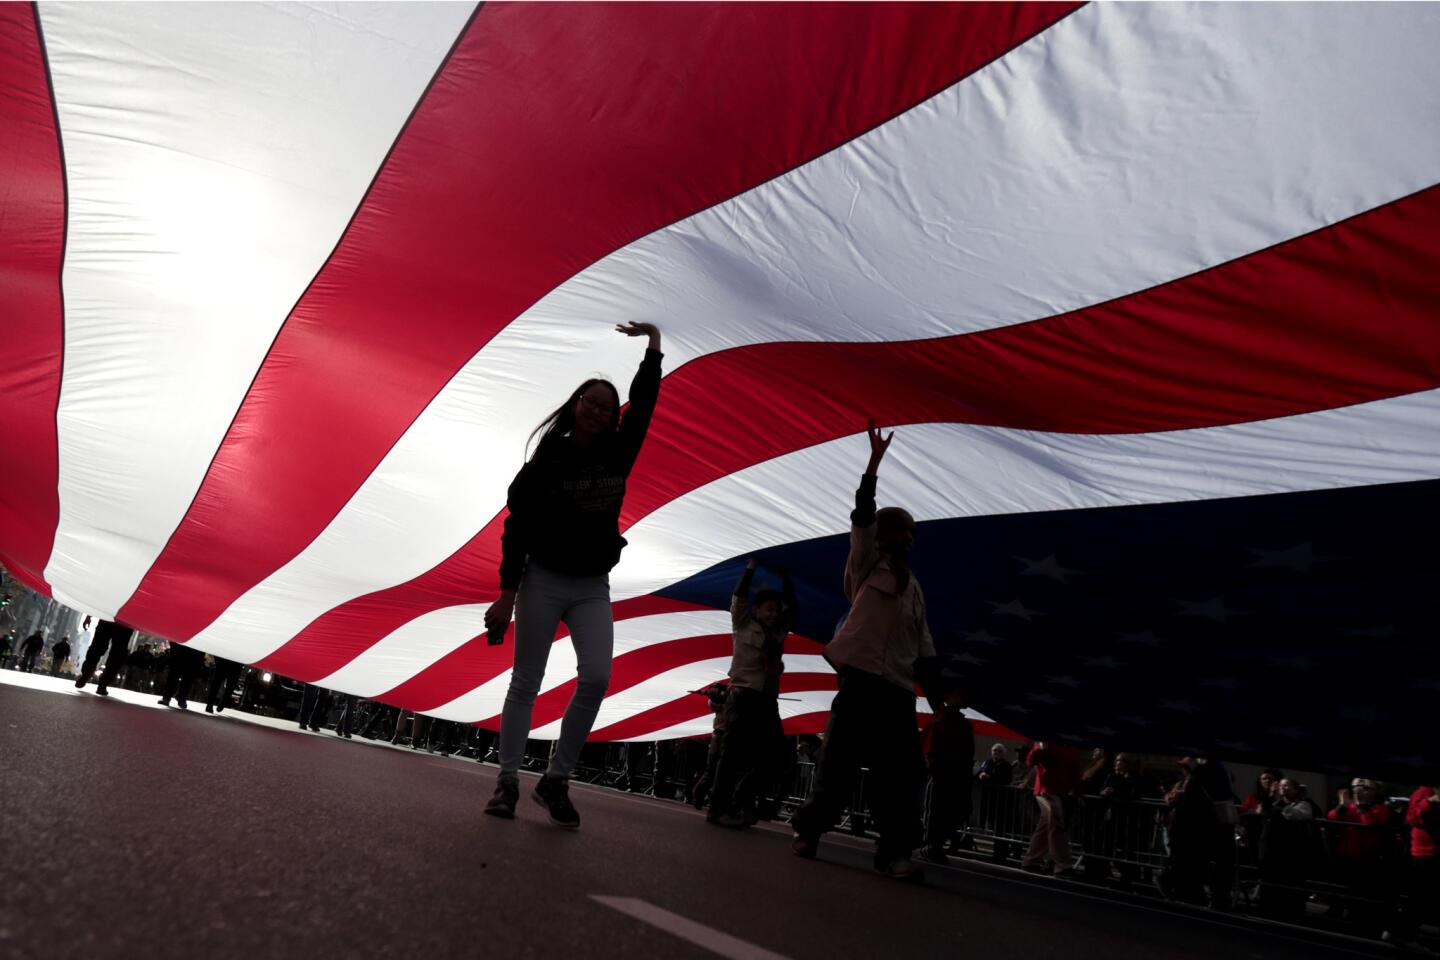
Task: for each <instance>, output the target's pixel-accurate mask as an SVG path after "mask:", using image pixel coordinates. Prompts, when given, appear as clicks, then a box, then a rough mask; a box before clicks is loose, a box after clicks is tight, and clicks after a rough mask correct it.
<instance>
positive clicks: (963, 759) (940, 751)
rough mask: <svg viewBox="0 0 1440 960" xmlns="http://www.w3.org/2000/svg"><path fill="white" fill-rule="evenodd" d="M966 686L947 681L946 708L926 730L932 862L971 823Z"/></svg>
mask: <svg viewBox="0 0 1440 960" xmlns="http://www.w3.org/2000/svg"><path fill="white" fill-rule="evenodd" d="M966 687H967V685H966V683H965V681H963V680H960V679H952V680H949V681H947V682H946V683H945V686H944V689H945V701H944V705H943V708H942V709H941V711H940V713H938V714H937V715H936V716H935V718H934V719H933V720H931V721H930V726H929V727H927V728H926V729H925V737H924V749H925V763H926V766H927V768H928V770H929V773H930V789H929V794H928V796H927V800H928V803H927V804H926V811H925V813H926V816H925V850H924V852H923V854H922V856H923V857H924V858H925V859H926V860H929V861H930V862H931V863H945V862H946V861H947V857H946V856H945V847H946V845H947V844H951V843H953V842H954V841H955V839H956V836H955V835H956V833H957V832H958V831H960V830H964V829H965V828H967V827H968V826H969V825H970V813H971V807H970V804H971V799H970V771H971V768H972V767H973V766H974V764H975V728H974V726H973V725H972V724H971V723H970V718H969V717H967V716H965V707H966V706H967V705H968V703H969V697H968V695H967V689H966Z"/></svg>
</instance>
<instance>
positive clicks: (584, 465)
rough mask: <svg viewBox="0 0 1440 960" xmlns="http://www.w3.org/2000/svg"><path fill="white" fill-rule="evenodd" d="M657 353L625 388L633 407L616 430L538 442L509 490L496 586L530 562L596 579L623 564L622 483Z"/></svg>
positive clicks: (646, 422)
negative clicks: (592, 440) (588, 441)
mask: <svg viewBox="0 0 1440 960" xmlns="http://www.w3.org/2000/svg"><path fill="white" fill-rule="evenodd" d="M660 358H661V354H660V352H659V351H658V350H646V351H645V359H643V360H642V361H640V369H639V370H638V371H637V372H636V374H635V379H634V380H633V381H632V382H631V384H630V404H629V406H628V407H627V408H626V410H625V413H624V415H623V416H622V417H621V418H620V429H619V430H618V431H616V432H615V433H614V434H613V435H611V436H608V437H603V438H601V439H600V440H599V441H598V442H597V443H596V444H595V445H594V446H593V447H590V448H588V449H582V448H580V447H577V446H575V445H574V444H573V443H571V442H570V440H569V438H567V437H554V438H551V439H549V440H542V441H541V443H540V447H539V449H537V450H536V451H535V455H534V456H533V457H531V458H530V462H529V463H527V464H525V466H523V467H521V468H520V472H519V473H518V474H516V475H515V479H514V480H513V481H512V482H511V484H510V492H509V498H508V501H507V504H506V505H507V506H508V507H509V510H510V515H509V516H508V517H507V518H506V519H505V533H504V535H503V536H502V537H501V550H502V552H501V559H500V587H501V588H502V589H505V590H514V589H515V588H517V587H518V586H519V585H520V578H521V577H522V576H524V574H525V564H526V562H527V561H528V560H531V559H533V560H536V561H539V563H540V564H541V565H543V566H545V567H547V568H549V569H551V570H554V571H556V572H557V573H563V574H568V575H570V576H577V577H580V576H593V575H596V574H603V573H609V572H610V570H611V569H612V568H614V566H615V564H617V563H619V562H620V551H621V550H622V549H623V548H624V546H625V538H624V537H622V536H620V506H621V504H622V503H623V502H624V500H625V479H626V477H628V476H629V475H630V470H631V468H633V467H634V466H635V458H636V457H637V456H639V455H640V446H641V444H643V443H644V442H645V433H646V431H647V430H649V428H650V418H651V416H652V415H653V414H654V413H655V401H656V399H657V398H658V397H659V394H660Z"/></svg>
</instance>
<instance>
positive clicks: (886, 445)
mask: <svg viewBox="0 0 1440 960" xmlns="http://www.w3.org/2000/svg"><path fill="white" fill-rule="evenodd" d="M866 433H867V435H868V436H869V437H870V461H869V463H868V464H867V465H866V467H865V474H864V476H862V477H861V478H860V486H859V487H857V488H856V490H855V509H854V510H852V511H850V557H849V559H848V560H847V561H846V563H845V599H846V600H850V601H854V599H855V591H856V590H857V589H858V588H859V586H860V581H862V580H863V579H865V577H866V575H867V574H868V573H869V571H870V569H871V568H872V567H873V566H874V565H875V563H876V561H877V560H878V559H879V553H878V552H877V550H876V548H875V482H876V477H875V474H876V471H878V470H879V469H880V461H881V460H883V459H885V451H887V450H889V449H890V441H891V440H894V439H895V433H894V431H891V433H890V435H889V436H888V437H887V436H882V435H881V433H880V431H879V430H878V429H876V427H875V421H874V420H871V421H870V426H869V428H868V429H867V430H866Z"/></svg>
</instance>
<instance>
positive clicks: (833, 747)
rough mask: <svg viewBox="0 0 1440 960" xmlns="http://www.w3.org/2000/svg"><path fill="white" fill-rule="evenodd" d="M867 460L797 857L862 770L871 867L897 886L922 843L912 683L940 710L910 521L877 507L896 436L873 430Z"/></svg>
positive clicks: (811, 852) (810, 849)
mask: <svg viewBox="0 0 1440 960" xmlns="http://www.w3.org/2000/svg"><path fill="white" fill-rule="evenodd" d="M868 435H869V438H870V462H869V465H868V466H867V467H866V470H865V474H864V475H863V476H862V477H861V479H860V487H859V489H857V490H856V491H855V509H854V511H853V512H851V514H850V554H849V557H848V558H847V559H846V563H845V581H844V585H845V596H846V598H847V599H848V600H849V601H850V612H849V613H848V614H847V615H846V617H845V620H844V622H843V623H842V624H841V625H840V628H839V629H838V630H837V631H836V632H835V637H834V639H832V640H831V641H830V643H829V644H828V645H827V646H826V647H825V659H826V660H828V661H829V662H830V665H831V666H833V667H834V668H835V670H836V673H838V674H839V692H837V693H836V694H835V699H834V701H833V702H832V703H831V706H830V721H829V723H828V724H827V725H826V728H825V745H824V747H823V748H822V750H821V754H820V764H819V767H818V768H817V769H816V772H815V786H814V789H813V790H812V791H811V794H810V799H809V800H807V801H806V803H805V805H804V806H803V807H801V808H800V810H799V812H798V813H796V815H795V819H794V827H795V838H794V840H793V841H792V842H791V845H790V849H791V851H792V852H794V853H795V855H796V856H799V857H806V858H813V857H814V856H815V854H816V851H817V848H818V846H819V842H820V836H821V835H822V834H823V833H825V832H826V831H828V830H830V829H833V828H834V826H835V824H836V823H837V822H838V821H839V818H840V814H841V812H842V811H843V810H844V809H845V806H846V805H847V804H848V803H849V802H850V800H851V799H852V797H853V796H854V792H855V781H856V779H857V777H859V775H860V768H861V766H862V765H868V766H869V768H870V776H869V777H867V778H866V785H867V787H868V792H869V794H870V812H871V814H872V815H873V817H874V821H875V827H876V829H877V830H878V832H879V834H880V840H879V842H878V843H877V844H876V846H875V861H874V864H875V870H876V871H877V872H879V873H881V874H883V875H884V876H887V877H891V878H893V879H896V880H906V879H911V878H915V877H917V875H918V869H917V868H916V866H915V864H914V863H913V862H912V861H911V859H910V855H911V853H912V852H913V851H914V849H915V848H916V847H917V846H919V843H920V838H921V824H920V789H921V786H922V784H923V783H924V778H925V758H924V755H923V754H922V753H921V750H920V731H919V729H918V728H917V725H916V722H915V684H916V681H917V680H918V681H919V682H920V684H921V687H922V689H924V691H925V693H926V697H927V699H929V701H930V705H931V708H932V709H933V710H935V711H936V712H939V710H940V709H941V708H940V698H939V695H938V692H937V691H936V690H935V680H936V679H938V677H937V674H938V671H937V669H936V660H935V642H934V640H933V639H932V638H931V636H930V625H929V623H928V622H927V621H926V618H925V597H924V594H923V593H922V592H921V590H920V585H919V583H918V582H917V581H916V579H915V576H914V574H913V573H912V572H911V570H910V561H909V557H910V549H911V547H912V546H913V545H914V542H915V519H914V518H913V517H912V516H911V515H910V514H909V513H908V512H906V511H904V510H901V509H899V508H897V507H886V508H885V509H884V510H879V511H877V510H876V509H875V487H876V482H877V480H876V471H877V470H879V468H880V461H881V460H882V459H883V458H884V456H885V451H886V450H887V449H888V448H889V446H890V442H891V440H893V439H894V437H895V434H894V433H891V434H890V436H888V437H885V436H882V435H881V433H880V431H879V430H877V429H876V428H875V425H874V424H873V423H872V424H871V425H870V428H869V430H868Z"/></svg>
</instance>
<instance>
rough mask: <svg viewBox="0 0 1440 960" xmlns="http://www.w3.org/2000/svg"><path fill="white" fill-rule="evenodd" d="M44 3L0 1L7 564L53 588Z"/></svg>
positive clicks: (60, 211) (55, 318)
mask: <svg viewBox="0 0 1440 960" xmlns="http://www.w3.org/2000/svg"><path fill="white" fill-rule="evenodd" d="M38 15H39V14H38V12H37V10H36V7H35V5H34V4H29V3H5V4H0V185H3V186H0V291H3V292H0V299H3V307H0V309H3V314H4V321H3V323H0V330H3V331H4V344H3V346H0V351H3V354H4V361H3V362H0V397H3V398H4V404H5V421H4V422H5V436H4V441H3V442H0V477H3V478H4V479H3V481H0V563H3V564H4V565H5V567H6V568H7V569H8V570H9V571H10V572H11V573H12V574H14V575H15V577H16V578H17V579H19V580H21V581H23V582H24V583H26V584H27V585H28V586H30V587H33V588H34V589H36V590H40V591H42V592H44V593H49V592H50V588H49V586H48V585H47V584H46V583H45V579H44V574H45V566H46V564H47V563H48V562H49V560H50V550H51V548H52V547H53V545H54V542H55V525H56V523H57V522H58V521H59V517H60V499H59V494H58V493H57V491H56V483H57V479H58V475H59V462H60V461H59V451H58V444H57V440H56V434H55V408H56V405H57V404H58V403H59V400H60V375H61V368H62V363H63V361H64V351H65V329H64V326H65V305H64V299H63V292H62V290H61V286H60V271H61V268H62V266H63V264H64V259H65V216H66V210H65V206H66V203H65V169H64V157H63V155H62V152H61V145H60V134H59V130H58V128H57V125H56V121H55V110H54V106H53V103H52V101H51V97H50V80H49V76H48V71H47V68H46V63H45V52H44V48H43V42H44V41H43V38H42V37H41V35H40V27H39V23H38V21H37V17H38Z"/></svg>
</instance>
